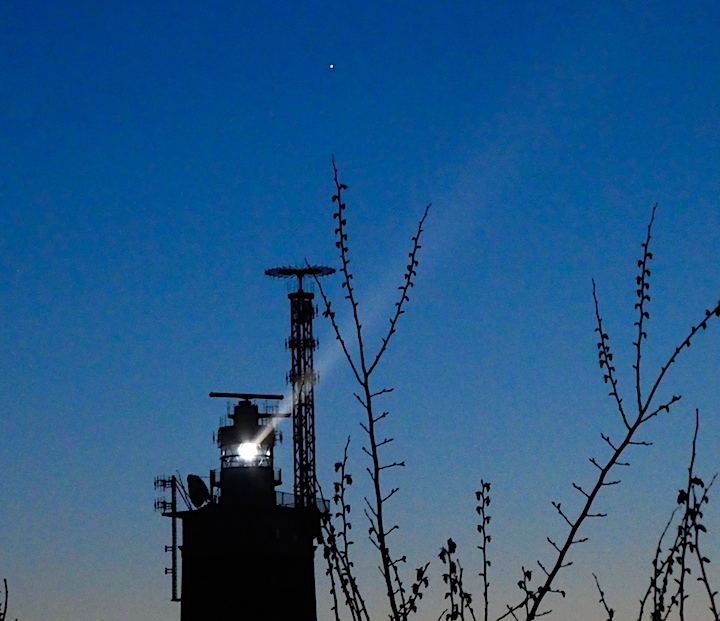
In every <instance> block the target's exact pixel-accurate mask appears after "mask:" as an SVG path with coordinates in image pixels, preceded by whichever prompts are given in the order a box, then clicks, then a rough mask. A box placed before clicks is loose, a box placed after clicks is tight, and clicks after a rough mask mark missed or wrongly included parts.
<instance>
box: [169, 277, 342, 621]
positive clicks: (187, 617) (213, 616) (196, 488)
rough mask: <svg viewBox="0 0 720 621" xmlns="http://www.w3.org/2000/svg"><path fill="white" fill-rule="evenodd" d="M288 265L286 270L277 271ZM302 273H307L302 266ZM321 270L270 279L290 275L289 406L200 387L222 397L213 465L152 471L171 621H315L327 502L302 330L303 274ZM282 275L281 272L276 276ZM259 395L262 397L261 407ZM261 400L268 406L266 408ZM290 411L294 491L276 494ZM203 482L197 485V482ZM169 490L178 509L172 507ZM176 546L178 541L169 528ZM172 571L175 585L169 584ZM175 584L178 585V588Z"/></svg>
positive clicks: (307, 330)
mask: <svg viewBox="0 0 720 621" xmlns="http://www.w3.org/2000/svg"><path fill="white" fill-rule="evenodd" d="M286 270H291V271H292V273H287V272H286ZM308 270H311V271H308ZM333 271H334V270H332V269H330V268H312V267H310V268H298V269H295V268H276V269H275V270H268V273H270V272H278V273H272V274H269V275H273V276H297V278H298V283H299V284H298V291H296V292H294V293H291V294H290V295H289V296H288V297H289V298H290V303H291V335H290V338H289V339H288V343H287V345H288V348H289V349H290V350H291V352H292V368H291V372H290V374H289V376H288V379H289V381H290V383H291V386H292V406H291V411H290V412H289V413H287V414H278V407H277V405H276V403H277V402H279V401H281V400H282V399H283V397H282V396H281V395H268V394H253V393H210V397H218V398H224V399H228V400H230V402H231V406H230V407H231V409H230V413H229V414H228V416H227V420H226V421H225V422H224V423H223V424H222V425H221V426H220V428H219V429H218V432H217V445H218V448H219V451H220V468H219V470H212V471H210V474H209V477H207V479H203V478H201V477H199V476H196V475H189V476H188V477H187V487H186V486H185V485H184V484H183V482H182V481H180V480H178V479H177V478H176V477H175V476H172V477H164V478H158V479H156V481H155V486H156V488H158V489H163V490H169V491H170V493H171V500H169V501H168V500H166V499H160V500H158V501H157V502H156V508H157V509H159V510H161V511H162V513H163V515H165V516H167V517H169V518H171V519H172V544H171V545H170V546H166V551H168V552H171V553H172V565H171V567H169V568H167V569H166V570H165V571H166V573H168V574H171V576H172V600H173V601H180V619H181V621H216V620H217V621H221V620H222V621H225V620H228V621H230V620H232V621H257V620H258V619H262V620H263V621H289V620H292V621H316V620H317V614H316V603H315V566H314V554H315V542H316V540H317V537H318V535H319V530H320V519H321V515H322V513H323V512H324V511H327V506H326V505H325V503H324V501H321V500H319V499H318V498H317V496H316V482H315V428H314V385H315V383H316V376H315V373H314V370H313V358H312V353H313V351H314V349H315V347H316V345H317V343H316V341H315V339H314V338H313V336H312V320H313V317H314V316H315V310H314V307H313V305H312V295H313V294H312V293H309V292H307V291H304V290H303V286H302V278H303V276H323V275H326V274H329V273H332V272H333ZM279 272H282V273H279ZM259 401H264V402H265V404H266V405H265V407H264V408H263V409H261V408H260V406H259V405H258V402H259ZM268 402H270V405H268ZM290 417H291V418H292V419H293V420H292V424H293V454H294V463H293V465H294V479H295V480H294V490H293V491H294V493H292V494H291V493H284V492H278V491H276V489H275V488H276V487H277V486H278V485H280V483H281V477H280V471H279V470H278V469H276V468H275V464H274V452H275V443H276V440H277V439H278V433H277V431H276V428H277V425H278V423H279V422H280V420H281V419H282V418H290ZM206 480H207V483H206ZM178 496H180V497H181V498H182V500H184V501H185V504H186V506H187V509H186V510H178ZM179 525H181V527H182V544H181V545H178V526H179ZM178 578H180V580H179V581H180V586H179V589H178ZM178 591H179V592H178Z"/></svg>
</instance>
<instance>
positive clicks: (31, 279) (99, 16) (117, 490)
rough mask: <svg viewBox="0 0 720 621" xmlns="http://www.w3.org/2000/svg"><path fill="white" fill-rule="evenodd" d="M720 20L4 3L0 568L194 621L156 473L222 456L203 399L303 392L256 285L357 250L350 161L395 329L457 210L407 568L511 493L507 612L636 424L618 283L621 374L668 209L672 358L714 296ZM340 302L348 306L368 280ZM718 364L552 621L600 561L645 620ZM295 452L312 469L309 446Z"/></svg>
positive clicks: (567, 578) (695, 352)
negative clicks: (341, 227)
mask: <svg viewBox="0 0 720 621" xmlns="http://www.w3.org/2000/svg"><path fill="white" fill-rule="evenodd" d="M719 29H720V5H718V4H717V3H716V2H711V1H700V0H686V1H683V2H679V1H677V2H675V1H666V2H657V1H650V0H640V1H638V2H625V1H620V0H617V1H616V0H610V1H606V2H563V1H559V0H551V1H549V2H544V3H539V2H524V1H513V2H508V3H497V2H494V3H488V2H480V1H475V2H466V1H463V0H459V1H457V2H452V3H450V2H447V3H446V2H427V1H423V0H415V1H413V2H407V1H405V0H399V1H397V2H393V3H380V2H374V1H372V0H366V1H365V2H355V1H345V2H323V1H314V0H306V1H304V2H295V1H291V0H286V1H285V2H273V1H267V2H254V3H250V2H223V1H216V0H206V1H205V2H202V3H199V2H198V3H193V2H186V1H184V0H181V1H179V2H172V3H171V2H165V1H160V2H156V3H147V2H138V1H137V0H124V1H123V2H118V1H116V0H104V1H103V2H81V1H79V0H68V1H67V2H62V3H59V2H55V3H48V2H39V1H37V0H23V2H19V1H16V0H8V1H6V2H4V3H3V4H2V7H1V8H0V76H2V79H0V91H1V92H2V95H1V97H0V141H1V144H0V146H1V148H0V261H1V263H0V266H1V270H0V291H1V292H2V297H0V300H1V302H0V303H1V305H2V306H1V309H2V311H1V312H2V317H3V320H2V323H1V324H0V325H1V327H0V330H1V331H2V341H1V342H2V343H3V347H2V349H1V350H0V371H1V372H0V473H2V488H1V493H2V503H0V524H2V528H0V576H5V577H7V578H8V579H9V581H10V585H11V613H12V615H13V618H14V617H15V616H17V617H18V618H20V619H22V621H39V620H40V619H43V620H46V619H47V620H50V621H77V620H85V619H87V620H92V621H134V620H137V621H145V620H148V619H152V620H153V621H171V620H174V619H177V618H179V607H178V606H177V605H176V604H172V603H170V602H169V601H168V600H169V591H170V584H169V579H168V578H167V577H166V576H164V575H163V567H164V566H165V563H166V562H168V558H167V555H165V554H164V552H163V546H164V545H166V544H167V543H169V537H170V532H169V523H168V521H167V520H164V519H163V518H161V517H160V516H159V515H157V514H154V513H153V510H152V504H153V499H154V498H155V496H156V493H155V491H154V490H153V487H152V481H153V478H154V477H155V476H156V475H158V474H169V473H172V471H173V470H175V469H176V468H177V469H179V470H180V471H181V472H182V473H183V474H187V473H189V472H194V473H197V474H203V475H204V474H206V472H207V470H208V469H209V468H211V467H215V466H217V463H218V462H217V454H216V449H215V447H214V445H213V443H212V440H211V439H212V433H213V431H214V430H215V429H216V427H217V424H218V417H219V416H220V415H221V414H222V413H223V412H224V404H223V403H221V402H219V401H218V400H210V399H208V398H207V396H206V395H207V393H208V392H209V391H211V390H220V391H226V390H232V391H235V390H239V391H252V392H278V391H282V390H283V389H284V381H285V373H286V371H287V369H288V366H289V356H288V354H287V353H286V352H285V351H284V349H283V342H284V339H285V337H286V334H287V331H288V325H287V324H288V309H287V300H286V298H285V287H284V286H283V285H282V283H280V282H277V281H273V280H270V279H268V278H267V277H265V276H264V275H263V271H264V270H265V269H266V268H268V267H272V266H275V265H279V264H288V263H299V262H301V261H303V260H304V259H305V258H307V259H308V260H310V261H311V262H314V263H322V264H328V265H333V266H335V267H337V266H338V262H337V257H336V255H335V248H334V244H333V241H334V240H333V238H332V230H333V222H332V206H331V203H330V200H329V199H330V196H331V194H332V192H333V186H332V169H331V165H330V158H331V155H332V154H334V155H335V157H336V159H337V162H338V165H339V167H340V170H341V177H342V179H343V181H344V182H345V183H347V184H348V186H349V190H348V192H347V195H346V198H347V202H348V221H349V227H350V234H351V240H350V244H351V252H352V255H353V260H354V263H353V265H354V267H355V269H356V273H357V276H356V280H357V286H358V290H359V294H360V295H361V297H362V298H363V299H364V300H365V301H366V302H365V304H364V306H363V312H364V313H365V317H366V320H365V323H366V326H367V327H368V329H369V330H370V332H371V333H373V334H374V335H375V336H376V337H377V338H379V336H380V335H381V329H382V328H383V326H384V325H385V324H386V321H387V320H386V319H385V316H386V315H388V314H389V313H390V312H392V309H393V303H394V298H393V296H394V295H395V292H396V286H397V285H399V284H400V282H401V277H402V271H403V269H404V264H405V263H404V261H405V255H406V253H407V251H409V249H410V237H411V236H412V234H413V231H414V227H415V225H416V220H417V218H418V217H419V216H420V215H421V213H422V209H423V208H424V206H425V205H426V204H427V203H430V202H431V203H433V207H432V210H431V214H430V216H429V218H428V221H427V227H426V237H425V240H424V242H423V244H422V245H423V249H422V251H421V255H420V268H419V277H418V281H417V286H416V287H415V289H414V290H413V294H412V296H411V304H410V306H409V307H408V312H407V314H406V315H405V316H404V317H403V319H404V321H403V322H402V324H401V326H400V330H399V332H398V334H397V338H396V340H395V341H394V342H393V344H392V346H391V348H390V350H389V351H388V354H387V358H386V361H385V366H384V368H383V369H382V370H381V371H380V372H379V373H380V374H381V376H382V377H381V378H380V379H381V380H382V382H383V383H382V384H381V385H387V386H394V387H395V389H396V390H395V392H394V393H392V394H391V395H390V396H388V397H387V398H386V400H385V404H386V407H387V408H388V409H389V410H390V411H391V417H390V418H389V420H388V425H387V428H388V433H389V434H390V435H393V436H394V437H395V438H396V444H395V446H394V448H393V451H392V453H391V455H390V457H392V458H399V459H405V460H406V462H407V464H408V466H407V468H406V469H405V470H404V471H403V472H398V473H397V476H396V478H395V482H396V483H399V484H400V485H401V487H402V493H401V495H400V496H399V497H398V500H397V502H396V503H395V504H394V505H393V506H392V516H393V517H394V518H395V519H396V520H397V521H398V522H399V523H400V525H401V531H400V534H399V535H398V537H397V546H398V550H399V551H401V550H402V551H403V552H404V553H407V554H408V555H409V557H410V558H411V559H412V561H411V564H412V566H413V567H415V566H417V565H420V564H421V563H424V562H425V561H426V560H431V559H435V557H436V553H437V550H438V549H439V546H440V545H442V544H443V543H444V541H445V539H446V538H447V537H448V536H452V537H454V538H455V539H456V540H458V541H459V542H460V543H461V544H462V547H463V550H464V557H463V558H464V561H465V564H466V565H467V566H468V572H470V573H475V571H476V567H477V562H476V561H477V557H476V555H474V554H473V553H474V552H475V547H474V546H475V545H476V542H475V540H474V531H475V524H476V521H475V514H474V504H473V501H474V496H473V492H474V490H475V489H476V488H477V485H478V482H479V479H480V478H481V477H482V478H484V479H485V480H490V481H491V482H492V483H493V490H492V492H493V504H492V505H491V509H492V515H493V522H492V526H493V531H492V534H493V541H492V546H491V548H490V554H491V557H492V559H493V571H494V574H493V576H492V577H491V582H492V585H491V589H492V597H493V607H494V609H495V610H498V611H499V610H501V609H502V607H503V605H504V603H505V602H510V601H513V600H514V599H515V590H516V589H515V588H514V585H515V583H516V581H517V580H518V579H519V574H520V566H521V565H523V564H524V565H525V566H531V565H533V564H534V562H535V559H538V558H540V559H543V560H545V561H547V560H548V559H550V558H551V555H550V551H551V550H550V548H549V546H548V545H547V543H546V542H545V538H546V536H551V537H553V538H556V537H559V536H560V534H561V533H562V532H564V531H563V529H562V523H561V522H560V520H559V518H558V516H557V515H556V514H554V512H553V509H552V507H551V505H550V501H551V500H560V501H563V502H564V506H573V502H577V500H578V497H577V493H576V492H574V491H573V490H572V488H571V485H570V484H571V482H572V481H577V482H578V483H582V482H588V481H590V480H591V479H592V476H593V467H592V466H591V465H589V464H588V462H587V458H588V457H590V456H591V455H596V456H602V455H603V454H604V451H603V445H602V443H601V441H600V438H599V433H600V432H601V431H603V432H605V433H610V434H617V433H618V432H619V429H620V427H619V425H618V422H619V421H618V420H617V418H616V417H615V416H614V414H613V410H612V407H611V403H610V402H609V401H608V399H607V398H606V396H605V395H606V392H607V391H606V387H605V386H604V385H603V383H602V376H601V374H600V372H599V369H598V368H597V363H596V349H595V335H594V333H593V330H594V311H593V305H592V298H591V278H592V277H594V278H595V279H596V280H597V282H598V288H599V294H600V296H601V301H602V304H603V309H604V316H605V321H606V327H607V330H608V331H609V332H610V334H611V336H612V337H613V340H612V344H613V345H614V346H615V350H616V360H617V362H618V364H617V367H618V370H620V371H622V372H623V373H624V375H621V382H622V384H621V385H622V387H623V388H624V389H626V390H627V389H629V388H630V383H629V378H630V376H629V374H628V373H627V372H629V371H630V364H631V359H630V355H631V354H632V351H631V348H630V345H629V344H630V342H631V341H632V340H633V333H632V323H633V321H635V318H634V315H633V313H632V306H633V304H634V297H633V296H634V276H635V262H636V260H637V259H638V258H639V256H640V255H639V253H640V247H639V244H640V242H641V241H642V238H643V235H644V227H645V225H646V223H647V220H648V217H649V214H650V209H651V206H652V204H653V203H654V202H656V201H657V202H658V203H659V205H660V206H659V210H658V216H657V223H656V229H655V239H654V242H655V247H654V250H655V257H656V258H655V260H654V265H653V280H652V287H653V288H652V296H653V301H652V307H651V315H652V322H651V324H650V341H649V345H648V356H647V362H648V373H651V372H652V370H654V369H656V368H657V366H658V364H659V363H660V362H661V361H662V359H663V357H664V356H666V355H667V353H668V352H670V351H671V350H672V349H673V348H674V347H675V345H676V344H677V343H678V342H679V341H680V340H681V339H682V338H684V332H685V330H686V328H687V327H689V326H690V325H691V324H692V323H693V322H695V323H697V321H699V319H700V318H701V317H702V316H703V310H704V309H705V308H708V307H710V306H711V305H714V304H715V303H716V302H717V300H718V298H719V297H720V267H719V266H718V265H719V264H718V256H719V251H720V237H719V236H720V202H719V201H718V199H719V194H720V158H719V157H718V155H719V150H720V148H719V146H718V145H719V144H720V105H719V103H718V102H720V70H719V69H720V45H719V41H718V34H717V33H718V31H719ZM331 64H332V65H334V68H333V69H330V65H331ZM328 286H329V289H330V291H331V293H332V294H333V295H334V296H335V297H336V298H338V299H339V297H340V290H339V279H337V278H335V279H334V280H331V279H328ZM338 301H339V300H338ZM316 332H317V334H318V336H319V337H320V340H321V349H320V350H319V352H318V354H317V359H318V362H319V364H320V367H321V371H322V380H321V384H320V386H319V387H318V392H317V401H318V416H317V430H318V451H319V468H320V471H321V475H322V478H323V480H324V481H326V484H329V481H330V480H331V476H332V475H331V466H332V463H333V462H334V461H336V460H337V459H338V458H339V456H340V454H341V450H342V445H343V443H344V439H345V437H346V436H347V435H348V434H352V435H353V438H354V440H353V445H352V446H353V463H352V469H353V471H354V472H355V473H356V474H358V475H360V474H361V473H362V472H363V470H364V467H365V464H364V462H363V459H362V454H361V452H360V446H361V444H362V438H361V435H360V429H359V426H358V422H359V421H360V415H361V413H360V412H359V411H358V408H357V407H356V405H355V403H354V400H353V398H352V396H351V391H352V384H351V383H350V378H349V374H348V372H347V369H346V368H345V367H344V366H343V365H342V364H341V362H340V361H339V359H338V356H337V350H336V348H335V344H334V342H333V339H332V334H331V332H330V330H329V327H328V326H327V325H326V324H325V323H324V322H322V321H319V322H318V324H317V327H316ZM719 368H720V325H713V326H712V329H709V330H708V331H707V333H706V334H704V335H702V339H700V340H698V341H697V342H696V343H694V344H693V346H692V348H691V349H690V350H689V351H687V352H686V353H685V355H684V356H683V359H682V360H681V362H680V364H679V365H677V367H676V368H674V369H673V371H672V373H671V374H670V376H669V377H668V382H667V388H666V390H665V391H663V395H669V394H672V393H680V394H683V395H684V399H683V401H682V402H681V404H679V405H678V407H677V408H676V410H675V412H674V413H672V414H671V415H669V416H665V417H663V418H662V419H661V420H657V421H655V422H654V423H653V424H652V425H651V426H649V427H648V431H647V433H646V435H645V436H644V438H645V439H647V440H651V441H653V442H655V445H654V446H653V447H651V448H649V449H643V450H637V451H635V452H634V453H633V454H632V455H631V456H630V461H631V462H633V467H632V468H631V469H629V470H627V472H625V473H624V483H623V485H622V486H618V487H616V488H613V489H611V490H608V493H607V494H606V495H605V496H604V497H603V499H602V502H601V503H600V507H599V508H600V509H601V510H604V511H607V512H608V513H609V514H610V515H609V517H608V518H607V519H605V520H603V521H598V522H596V523H593V524H592V525H591V527H590V528H589V529H588V533H587V534H588V535H590V537H591V540H590V542H589V543H588V544H585V546H584V548H583V549H582V550H578V552H577V554H576V555H575V556H574V557H573V558H574V560H575V561H576V564H575V565H574V566H573V571H571V572H570V571H569V572H567V573H566V574H565V575H563V576H562V578H561V580H560V582H559V583H558V586H559V587H560V588H564V589H566V590H567V591H568V593H569V596H568V598H567V600H566V601H565V602H558V605H557V607H556V609H557V611H558V614H557V616H556V617H555V618H557V619H565V620H568V621H571V620H574V619H577V618H595V617H597V618H600V616H601V609H600V607H599V605H598V604H597V603H596V600H597V596H596V594H595V592H594V587H593V581H592V576H591V571H593V570H594V571H595V572H596V573H598V576H599V577H600V579H601V580H602V582H603V584H604V585H605V587H606V593H607V595H608V597H609V598H610V599H611V600H612V601H613V603H614V605H615V607H616V608H617V609H618V611H619V612H618V614H623V615H625V614H627V615H630V614H631V612H632V611H634V602H635V601H637V599H638V598H639V596H640V593H641V591H642V590H643V589H644V587H645V584H646V576H648V575H649V573H648V571H647V569H648V567H649V561H650V558H651V555H652V553H653V550H654V544H655V540H656V537H657V534H658V533H659V530H660V529H661V527H662V524H663V522H664V520H665V517H666V515H667V514H668V513H669V511H670V510H671V509H672V507H673V504H674V499H675V497H676V490H677V488H678V487H679V486H680V485H681V482H682V478H683V469H684V468H685V464H686V458H687V453H688V446H689V443H690V438H691V428H692V412H693V411H694V408H695V407H699V408H700V409H701V412H702V415H703V418H702V435H701V440H700V453H701V454H700V457H699V468H700V472H701V473H702V474H710V473H713V472H715V470H716V469H717V468H718V467H719V464H720V411H719V410H718V402H719V401H720V390H719V389H718V382H717V377H718V369H719ZM629 398H630V394H627V396H626V399H629ZM278 454H279V458H280V461H281V464H282V465H283V466H284V468H285V473H286V479H289V478H290V476H291V475H290V468H289V466H290V459H289V455H290V446H289V443H286V444H285V445H284V446H282V447H280V449H279V451H278ZM358 478H360V480H362V479H361V477H358ZM361 489H362V485H361V484H358V491H361ZM360 505H361V501H360V499H359V498H358V499H357V500H356V502H355V508H356V510H357V516H356V519H357V524H356V528H357V533H358V540H362V533H363V532H365V529H364V525H361V524H360V522H361V521H362V520H361V517H360V513H361V512H360ZM710 508H711V511H710V514H711V516H710V518H709V520H708V527H709V530H710V533H711V536H710V541H709V545H710V548H709V550H708V555H709V556H710V557H711V558H712V559H713V560H716V559H718V558H720V557H717V554H716V552H717V550H718V547H719V546H720V539H719V538H717V537H716V536H714V535H713V534H712V533H713V525H714V526H715V529H714V532H715V533H717V532H719V531H718V528H720V512H715V511H714V507H713V505H712V504H711V506H710ZM359 546H360V547H361V549H360V559H359V565H360V566H361V572H362V573H363V575H365V576H367V578H366V579H367V580H368V581H369V584H371V585H372V584H374V583H376V582H377V580H376V569H375V568H376V564H377V562H376V561H375V560H374V559H372V558H371V555H370V552H369V550H367V549H366V548H365V547H362V546H361V544H359ZM431 571H432V575H433V581H434V582H433V586H432V588H431V590H436V589H438V588H439V586H438V585H439V582H440V578H439V575H440V571H441V570H440V566H439V564H438V563H434V564H433V567H432V569H431ZM378 592H380V591H378ZM441 606H442V602H441V601H440V600H438V599H435V600H433V601H431V602H428V604H427V607H426V608H425V609H423V615H422V618H428V619H436V618H437V615H438V613H439V610H440V609H441ZM329 618H330V617H329V613H328V611H327V609H326V607H325V601H324V599H323V598H322V597H321V609H320V619H321V620H322V621H327V620H328V619H329ZM379 618H382V617H379Z"/></svg>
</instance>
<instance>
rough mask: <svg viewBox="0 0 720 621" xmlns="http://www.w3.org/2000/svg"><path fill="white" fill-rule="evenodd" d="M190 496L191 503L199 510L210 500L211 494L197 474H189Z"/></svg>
mask: <svg viewBox="0 0 720 621" xmlns="http://www.w3.org/2000/svg"><path fill="white" fill-rule="evenodd" d="M187 482H188V495H189V496H190V502H191V503H193V504H194V505H195V506H196V507H197V508H198V509H199V508H200V507H202V506H203V505H204V504H205V503H206V502H207V501H208V500H210V492H209V491H208V488H207V485H205V481H203V480H202V479H201V478H200V477H199V476H198V475H196V474H188V478H187Z"/></svg>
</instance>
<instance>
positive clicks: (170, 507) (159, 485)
mask: <svg viewBox="0 0 720 621" xmlns="http://www.w3.org/2000/svg"><path fill="white" fill-rule="evenodd" d="M155 489H162V490H167V489H169V490H170V501H169V502H168V501H167V500H165V499H164V498H158V499H157V500H155V510H156V511H162V514H163V515H164V516H166V517H171V518H172V544H171V545H169V546H165V552H170V553H171V554H172V565H171V566H170V567H166V568H165V574H166V575H167V574H170V575H171V576H172V599H171V601H173V602H179V601H180V598H179V597H178V558H177V553H178V532H177V513H178V511H177V490H178V480H177V479H176V478H175V475H173V476H171V477H157V478H156V479H155Z"/></svg>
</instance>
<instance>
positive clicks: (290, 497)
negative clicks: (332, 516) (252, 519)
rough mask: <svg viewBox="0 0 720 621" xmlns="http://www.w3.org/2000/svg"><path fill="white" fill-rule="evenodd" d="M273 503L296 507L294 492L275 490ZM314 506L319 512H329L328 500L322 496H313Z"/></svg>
mask: <svg viewBox="0 0 720 621" xmlns="http://www.w3.org/2000/svg"><path fill="white" fill-rule="evenodd" d="M275 504H276V505H278V506H280V507H291V508H293V509H294V508H296V507H297V505H296V503H295V494H291V493H289V492H275ZM315 506H316V507H317V510H318V511H320V513H330V501H329V500H325V499H324V498H315Z"/></svg>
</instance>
